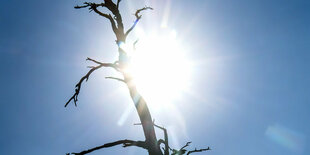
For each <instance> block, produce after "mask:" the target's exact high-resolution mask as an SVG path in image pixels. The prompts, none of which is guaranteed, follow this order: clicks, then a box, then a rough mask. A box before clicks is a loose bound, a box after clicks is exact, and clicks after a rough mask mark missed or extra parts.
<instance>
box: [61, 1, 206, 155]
mask: <svg viewBox="0 0 310 155" xmlns="http://www.w3.org/2000/svg"><path fill="white" fill-rule="evenodd" d="M120 2H121V0H117V2H116V3H115V2H113V1H112V0H104V1H103V3H91V2H84V5H81V6H75V7H74V8H76V9H81V8H88V9H89V11H90V12H91V11H94V12H95V13H97V14H98V15H100V16H102V17H104V18H106V19H108V21H109V22H110V24H111V27H112V30H113V32H114V34H115V36H116V44H117V46H118V54H119V57H118V60H116V61H115V62H113V63H102V62H100V61H97V60H94V59H91V58H87V59H86V60H88V61H92V62H93V63H95V64H96V65H97V66H91V67H90V70H89V71H88V73H87V74H86V75H85V76H83V77H82V78H81V79H80V81H79V82H78V83H77V84H76V86H75V93H74V94H73V96H72V97H71V98H70V99H69V100H68V102H67V103H66V104H65V107H67V105H68V104H69V103H70V102H71V101H73V102H74V104H75V106H77V104H76V103H77V101H78V95H79V93H80V90H81V86H82V83H83V82H85V81H87V80H88V78H89V76H90V75H91V74H92V73H93V72H94V71H96V70H97V69H100V68H103V67H110V68H113V69H115V70H116V71H117V72H120V73H121V75H122V78H116V77H106V78H109V79H114V80H118V81H120V82H123V83H124V84H126V86H127V87H128V89H129V92H130V96H131V98H132V100H133V102H134V105H135V107H136V111H137V112H138V115H139V118H140V121H141V123H140V125H142V128H143V132H144V136H145V140H144V141H134V140H127V139H125V140H118V141H115V142H112V143H106V144H104V145H101V146H98V147H95V148H92V149H88V150H84V151H81V152H79V153H71V154H75V155H84V154H88V153H90V152H93V151H96V150H99V149H102V148H107V147H112V146H116V145H123V147H128V146H136V147H140V148H143V149H146V150H147V151H148V153H149V155H169V154H170V152H171V154H172V155H181V154H185V153H186V152H187V154H191V153H194V152H201V151H206V150H210V148H209V147H208V148H207V149H199V150H197V149H195V150H192V151H187V150H185V149H184V148H185V147H187V146H188V145H189V144H190V142H188V143H187V144H186V145H185V146H184V147H182V148H181V149H180V150H175V149H171V148H170V147H169V144H168V134H167V130H166V129H165V128H163V127H160V126H158V125H155V124H154V122H153V121H152V120H153V119H152V117H151V114H150V111H149V109H148V106H147V104H146V101H145V100H144V99H143V97H142V96H141V95H140V94H139V92H138V91H137V88H136V85H135V84H134V83H133V77H132V76H131V75H130V74H129V73H127V72H126V67H127V66H128V64H129V63H130V62H129V59H130V58H129V56H128V55H127V54H126V51H125V49H123V48H122V47H121V45H122V44H125V43H126V38H127V37H128V35H129V34H130V32H131V31H132V30H133V29H134V28H135V26H136V25H137V23H138V22H139V20H140V19H141V17H142V16H141V15H140V13H141V12H142V11H145V10H153V8H151V7H147V6H146V7H143V8H141V9H138V10H137V11H136V12H135V14H134V15H135V17H136V19H135V21H134V23H133V24H132V26H131V27H130V28H129V29H127V30H126V31H125V28H124V25H123V20H122V16H121V13H120V11H119V4H120ZM99 8H106V9H108V10H109V12H110V13H103V12H102V11H99V10H98V9H99ZM135 43H136V42H135ZM135 43H134V44H135ZM154 127H158V128H160V129H162V130H163V131H164V135H165V137H164V139H160V140H157V137H156V134H155V129H154ZM161 144H164V147H163V148H162V149H163V152H162V150H161V148H160V145H161ZM67 154H70V153H67Z"/></svg>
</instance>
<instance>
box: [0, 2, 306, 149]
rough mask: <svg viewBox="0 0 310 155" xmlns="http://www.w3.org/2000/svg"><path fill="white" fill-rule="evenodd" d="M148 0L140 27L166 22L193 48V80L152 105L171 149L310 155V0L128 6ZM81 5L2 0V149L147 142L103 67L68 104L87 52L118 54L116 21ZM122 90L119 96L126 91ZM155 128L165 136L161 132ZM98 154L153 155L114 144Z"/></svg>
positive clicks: (127, 11)
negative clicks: (172, 97)
mask: <svg viewBox="0 0 310 155" xmlns="http://www.w3.org/2000/svg"><path fill="white" fill-rule="evenodd" d="M123 1H124V3H122V7H121V9H122V12H123V14H124V15H123V16H124V19H125V24H126V25H129V24H130V23H131V22H132V21H133V20H134V18H133V16H132V13H133V12H134V10H133V9H135V8H140V7H143V6H144V5H145V4H151V5H152V7H154V9H155V10H154V11H152V12H148V13H145V16H143V18H142V20H141V23H139V24H141V27H142V28H144V29H145V30H146V31H147V30H151V29H156V28H158V27H160V23H161V21H162V18H163V16H164V14H165V13H166V11H167V9H166V8H168V9H169V10H170V11H169V20H168V22H167V27H169V28H171V29H174V30H175V31H176V32H177V33H178V34H179V36H180V38H182V42H183V43H184V44H185V45H186V46H188V47H190V52H189V57H190V59H191V60H193V61H195V63H196V65H195V67H194V68H193V73H192V75H191V77H192V79H191V80H192V85H191V89H190V91H189V92H188V93H184V94H182V96H183V97H182V100H178V101H177V102H176V103H175V104H174V105H175V109H171V111H177V112H178V113H179V114H181V116H182V117H176V116H175V115H173V113H172V112H171V111H167V110H166V111H161V112H153V113H152V115H153V117H154V118H155V120H156V122H157V123H158V124H159V125H164V126H165V127H167V128H168V129H170V130H169V131H170V136H171V139H172V143H173V144H171V145H173V146H175V147H178V146H181V145H182V144H185V143H186V142H187V141H192V142H193V144H192V146H193V148H194V147H197V148H199V147H206V146H210V147H211V148H212V149H213V150H212V151H210V152H205V153H201V154H212V155H222V154H236V155H237V154H239V155H247V154H252V155H261V154H272V155H275V154H277V155H293V154H296V155H306V154H310V150H309V148H310V139H309V138H310V137H309V136H310V125H309V122H310V112H309V110H310V80H309V79H310V67H309V66H310V61H309V60H310V2H309V1H302V0H294V1H293V0H291V1H289V0H282V1H277V0H268V1H267V0H252V1H248V0H235V1H229V0H205V1H198V0H191V1H187V0H171V2H170V4H171V5H170V6H169V7H167V1H164V0H158V1H150V0H149V1H143V0H135V1H130V2H128V1H125V0H123ZM82 2H83V1H74V0H71V1H60V0H56V1H47V0H40V1H39V0H29V1H17V0H10V1H9V0H4V1H3V2H2V3H1V6H0V36H1V37H0V56H1V65H0V69H1V76H0V84H1V87H2V89H0V92H1V95H0V101H1V102H0V103H1V107H2V108H1V109H0V122H1V128H0V137H1V138H0V152H1V154H6V155H15V154H29V155H34V154H47V155H49V154H50V155H54V154H65V153H66V152H71V151H81V150H83V149H87V148H91V147H94V146H97V145H101V144H104V143H106V142H111V141H114V140H119V139H125V138H127V139H134V140H142V139H143V135H142V129H141V127H139V126H133V123H137V122H138V117H137V115H136V113H135V112H128V117H127V118H126V120H125V121H124V122H123V123H122V125H119V123H118V122H119V120H120V118H121V117H122V116H123V114H124V113H126V111H128V110H127V109H128V108H130V107H133V104H132V103H131V100H130V97H129V95H128V94H127V93H126V91H125V90H124V89H123V88H124V87H123V86H122V84H120V83H117V82H114V81H109V80H104V78H103V77H104V76H108V75H109V74H111V73H112V71H111V70H101V71H98V72H97V73H95V74H94V75H92V77H91V78H90V80H89V81H88V82H87V83H85V85H84V86H83V88H82V92H81V94H80V96H79V102H78V107H77V108H76V107H74V106H72V105H71V106H69V107H68V108H64V107H63V105H64V103H65V102H66V100H67V99H68V98H69V97H70V96H71V95H72V93H73V91H74V85H75V84H76V82H77V81H78V80H79V78H80V77H81V76H83V75H84V74H85V73H86V72H87V68H86V66H87V65H89V63H87V62H86V61H85V58H86V57H92V58H96V59H98V60H103V61H113V60H115V58H116V57H117V53H116V49H117V47H116V46H115V42H114V40H115V38H114V36H113V34H112V31H111V29H110V27H109V26H110V25H109V23H108V22H107V21H106V20H104V19H102V18H101V17H99V16H98V15H95V14H94V13H88V11H87V10H75V9H73V6H75V5H76V4H81V3H82ZM120 88H121V91H118V90H119V89H120ZM160 135H161V134H160V131H158V136H160ZM96 154H145V151H144V150H140V149H139V148H134V147H133V148H121V147H114V148H109V149H106V150H102V151H98V152H96V153H94V155H96Z"/></svg>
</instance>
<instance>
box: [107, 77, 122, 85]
mask: <svg viewBox="0 0 310 155" xmlns="http://www.w3.org/2000/svg"><path fill="white" fill-rule="evenodd" d="M105 78H106V79H112V80H117V81H121V82H124V83H126V81H125V80H123V79H120V78H116V77H111V76H108V77H105Z"/></svg>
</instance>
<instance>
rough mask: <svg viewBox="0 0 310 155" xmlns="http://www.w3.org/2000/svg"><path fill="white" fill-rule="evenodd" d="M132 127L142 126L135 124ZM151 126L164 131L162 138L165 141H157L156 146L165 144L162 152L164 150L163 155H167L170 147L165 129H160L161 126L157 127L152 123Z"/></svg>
mask: <svg viewBox="0 0 310 155" xmlns="http://www.w3.org/2000/svg"><path fill="white" fill-rule="evenodd" d="M134 125H142V124H141V123H135V124H134ZM153 125H154V126H155V127H157V128H159V129H161V130H163V131H164V138H165V140H163V139H159V140H158V141H157V143H158V145H160V144H162V143H163V144H165V147H164V148H163V150H164V155H169V149H170V146H169V141H168V132H167V129H166V128H164V127H161V126H159V125H156V124H155V123H154V122H153Z"/></svg>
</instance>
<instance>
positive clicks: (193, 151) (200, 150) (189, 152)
mask: <svg viewBox="0 0 310 155" xmlns="http://www.w3.org/2000/svg"><path fill="white" fill-rule="evenodd" d="M208 150H211V149H210V147H208V148H206V149H199V150H197V149H196V148H195V150H192V151H188V152H187V155H189V154H191V153H195V152H202V151H208Z"/></svg>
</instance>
